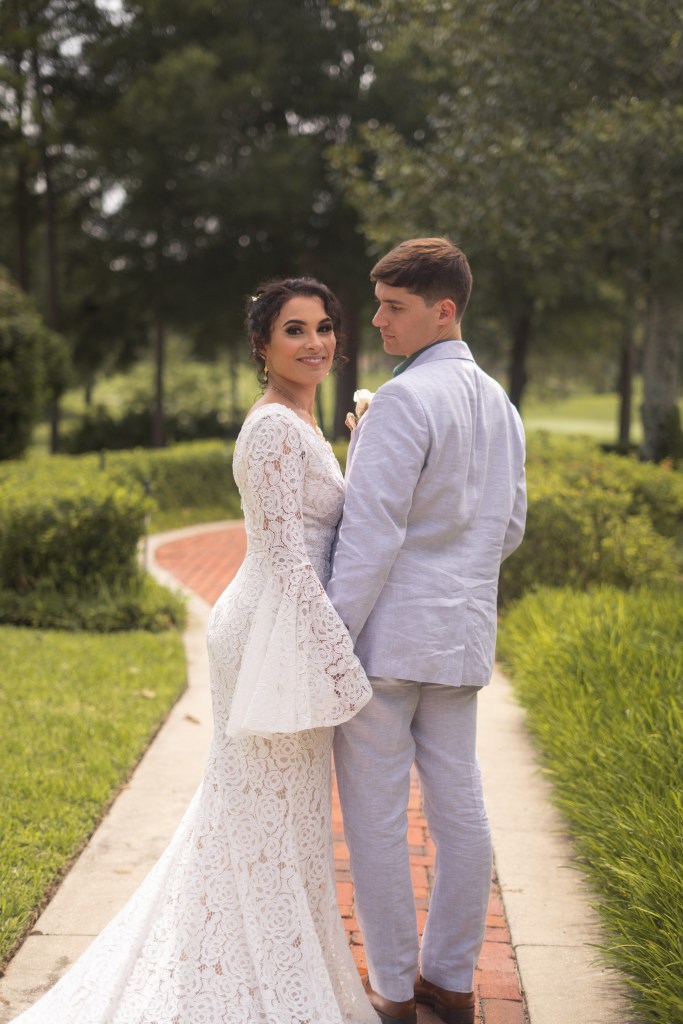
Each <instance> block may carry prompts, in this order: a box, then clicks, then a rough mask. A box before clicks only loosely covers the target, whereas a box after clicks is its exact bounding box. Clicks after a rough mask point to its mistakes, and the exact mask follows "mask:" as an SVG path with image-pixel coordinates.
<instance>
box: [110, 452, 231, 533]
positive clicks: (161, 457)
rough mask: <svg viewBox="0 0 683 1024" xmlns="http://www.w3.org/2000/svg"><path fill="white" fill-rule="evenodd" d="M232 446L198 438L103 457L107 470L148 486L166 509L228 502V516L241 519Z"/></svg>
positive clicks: (116, 476) (226, 503)
mask: <svg viewBox="0 0 683 1024" xmlns="http://www.w3.org/2000/svg"><path fill="white" fill-rule="evenodd" d="M232 449H233V445H232V443H231V444H225V443H224V442H222V441H195V442H188V443H187V444H178V445H175V446H174V447H173V448H162V449H159V450H155V449H150V448H136V449H134V450H133V451H126V452H108V453H106V455H104V456H103V458H104V466H105V470H106V472H108V473H109V474H110V475H111V476H113V477H114V478H115V479H117V480H120V481H122V482H124V481H126V482H129V481H131V480H133V481H135V482H136V483H137V484H139V485H141V486H143V488H145V489H148V490H149V493H150V494H151V497H152V499H153V500H154V502H155V504H156V505H157V506H158V508H159V509H161V510H162V511H164V512H168V511H171V510H173V509H180V508H193V507H201V506H209V505H210V506H224V507H225V518H226V519H239V518H240V517H241V515H242V511H241V508H240V499H239V493H238V491H237V487H236V485H235V482H234V480H233V478H232V469H231V466H232Z"/></svg>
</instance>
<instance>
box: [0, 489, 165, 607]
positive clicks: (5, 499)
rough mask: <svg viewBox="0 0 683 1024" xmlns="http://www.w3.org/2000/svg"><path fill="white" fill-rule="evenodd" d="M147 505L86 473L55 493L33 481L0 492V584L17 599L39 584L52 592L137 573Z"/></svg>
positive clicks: (129, 491)
mask: <svg viewBox="0 0 683 1024" xmlns="http://www.w3.org/2000/svg"><path fill="white" fill-rule="evenodd" d="M148 509H149V503H148V501H147V499H146V498H145V496H144V494H143V493H142V491H141V490H140V489H139V488H138V487H131V486H127V487H124V486H122V485H121V484H120V483H117V482H115V481H114V480H112V479H110V478H109V477H107V476H106V475H104V474H99V475H97V474H88V475H86V476H83V477H81V478H80V479H75V480H73V482H71V483H70V484H68V485H64V486H62V487H59V488H58V489H51V490H49V489H47V488H46V487H45V483H44V481H41V480H40V478H39V477H37V478H35V479H34V480H33V481H32V482H27V483H26V484H24V486H17V485H16V484H15V485H14V486H10V485H9V484H8V483H7V482H5V484H4V485H3V487H2V492H1V493H0V581H1V582H2V585H3V586H4V587H7V588H9V589H12V590H16V591H17V592H19V593H24V592H26V591H29V590H31V589H32V588H33V587H35V585H36V583H37V582H38V581H39V580H49V581H50V582H51V583H52V585H53V586H55V587H58V588H63V587H69V586H73V587H76V586H79V585H83V583H84V581H97V582H98V584H105V585H116V584H118V583H122V582H125V581H127V580H130V579H132V577H133V576H134V575H135V572H136V549H137V542H138V539H139V537H140V536H141V534H142V533H143V532H144V527H145V515H146V513H147V512H148Z"/></svg>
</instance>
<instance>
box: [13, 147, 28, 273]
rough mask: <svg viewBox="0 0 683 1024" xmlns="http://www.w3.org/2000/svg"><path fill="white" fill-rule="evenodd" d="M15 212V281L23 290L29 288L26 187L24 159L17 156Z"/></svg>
mask: <svg viewBox="0 0 683 1024" xmlns="http://www.w3.org/2000/svg"><path fill="white" fill-rule="evenodd" d="M15 195H16V214H17V281H18V282H19V287H20V288H22V289H23V290H24V291H25V292H27V291H28V289H29V284H30V271H29V259H28V232H29V228H28V225H29V218H28V188H27V187H26V161H25V160H24V159H23V157H19V160H18V161H17V182H16V190H15Z"/></svg>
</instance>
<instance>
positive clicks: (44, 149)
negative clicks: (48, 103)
mask: <svg viewBox="0 0 683 1024" xmlns="http://www.w3.org/2000/svg"><path fill="white" fill-rule="evenodd" d="M31 66H32V69H33V78H34V84H35V93H36V121H37V123H38V138H39V145H40V155H41V161H42V167H43V177H44V179H45V234H46V246H45V256H46V260H47V289H48V295H47V322H48V326H49V327H51V328H52V330H53V331H58V330H59V328H60V311H59V285H58V281H57V225H56V203H55V194H54V184H53V180H52V159H51V156H50V149H49V145H48V141H47V130H46V124H45V100H44V95H43V79H42V74H41V70H40V60H39V57H38V51H37V50H36V49H35V47H34V48H33V50H32V51H31ZM59 399H60V396H59V395H58V394H57V393H54V394H53V398H52V402H51V403H50V450H51V451H52V453H53V454H55V453H56V452H58V451H59V440H60V439H59V426H60V408H59Z"/></svg>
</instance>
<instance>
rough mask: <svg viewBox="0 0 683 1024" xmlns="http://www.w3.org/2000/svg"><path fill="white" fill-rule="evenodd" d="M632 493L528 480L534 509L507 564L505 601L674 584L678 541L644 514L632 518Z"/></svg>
mask: <svg viewBox="0 0 683 1024" xmlns="http://www.w3.org/2000/svg"><path fill="white" fill-rule="evenodd" d="M631 507H632V496H631V495H630V494H629V493H624V492H621V493H620V492H618V491H607V490H604V489H603V488H601V487H598V486H596V485H595V484H586V485H585V486H582V487H579V486H571V485H569V484H567V483H566V482H564V481H563V480H562V478H561V477H559V476H552V475H550V476H549V477H546V478H545V479H544V480H543V481H542V483H540V484H539V483H534V481H533V478H531V479H530V481H529V510H528V515H527V526H526V531H525V536H524V541H523V543H522V546H521V548H520V549H519V550H518V551H517V552H516V553H515V554H514V555H513V556H512V557H511V558H509V559H507V560H506V561H505V562H504V563H503V566H502V570H501V577H500V597H501V600H502V601H504V602H506V601H510V600H513V599H516V598H518V597H520V596H521V595H522V594H523V593H524V592H525V591H527V590H529V589H531V588H533V587H539V586H557V587H561V586H568V587H573V588H575V589H584V588H585V587H589V586H592V585H594V584H596V583H609V584H612V585H614V586H618V587H622V588H624V589H629V588H631V587H635V586H639V585H641V584H644V583H653V584H661V583H673V582H674V581H675V580H676V579H677V576H678V569H677V564H676V551H675V548H674V545H673V542H672V541H671V540H669V539H668V538H667V537H663V536H662V535H661V534H659V533H657V531H656V530H655V528H654V526H653V524H652V522H651V520H650V519H649V517H648V516H647V515H646V514H644V513H637V514H634V513H632V512H631Z"/></svg>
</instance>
